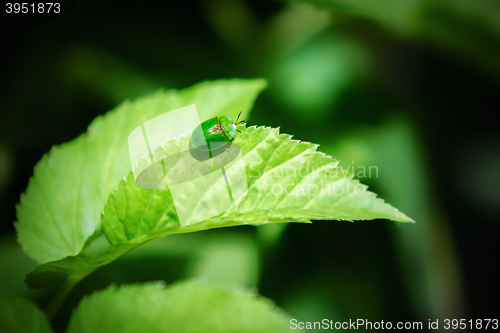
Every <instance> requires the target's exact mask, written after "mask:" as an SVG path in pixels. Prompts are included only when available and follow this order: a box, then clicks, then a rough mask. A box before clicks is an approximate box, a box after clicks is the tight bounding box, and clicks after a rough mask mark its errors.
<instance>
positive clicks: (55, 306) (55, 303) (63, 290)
mask: <svg viewBox="0 0 500 333" xmlns="http://www.w3.org/2000/svg"><path fill="white" fill-rule="evenodd" d="M87 275H88V273H87V274H81V275H77V276H73V277H71V278H68V279H67V280H66V281H64V282H63V284H62V285H61V287H60V288H59V290H58V291H57V293H56V294H55V295H54V298H52V300H51V301H50V303H49V305H48V306H47V310H46V311H45V312H46V314H47V317H48V318H49V320H52V319H53V318H54V315H55V314H56V313H57V311H58V310H59V308H60V307H61V305H62V304H63V302H64V300H65V299H66V297H67V296H68V295H69V293H70V292H71V290H72V289H73V287H74V286H75V285H76V284H77V283H78V282H80V281H81V280H82V279H83V278H84V277H86V276H87Z"/></svg>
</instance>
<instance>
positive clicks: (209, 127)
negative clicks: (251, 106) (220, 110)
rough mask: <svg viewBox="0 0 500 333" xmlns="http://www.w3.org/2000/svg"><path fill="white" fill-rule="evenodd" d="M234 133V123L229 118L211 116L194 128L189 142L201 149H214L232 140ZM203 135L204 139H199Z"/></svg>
mask: <svg viewBox="0 0 500 333" xmlns="http://www.w3.org/2000/svg"><path fill="white" fill-rule="evenodd" d="M235 134H236V124H235V123H234V121H233V120H232V119H231V118H229V117H226V116H220V117H213V118H210V119H207V120H205V121H204V122H202V123H201V124H200V125H198V126H197V127H196V128H195V130H194V131H193V134H192V135H191V144H192V145H193V146H194V147H195V148H197V149H201V150H209V149H215V148H218V147H220V146H222V145H225V144H226V143H227V142H230V141H232V140H233V139H234V135H235ZM203 137H204V138H205V140H203V139H201V138H203ZM207 144H208V145H207Z"/></svg>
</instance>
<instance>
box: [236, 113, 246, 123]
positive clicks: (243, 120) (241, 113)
mask: <svg viewBox="0 0 500 333" xmlns="http://www.w3.org/2000/svg"><path fill="white" fill-rule="evenodd" d="M242 113H243V111H240V114H239V115H238V118H236V123H235V124H236V125H239V124H243V123H245V122H246V121H244V120H242V121H240V122H238V119H240V116H241V114H242Z"/></svg>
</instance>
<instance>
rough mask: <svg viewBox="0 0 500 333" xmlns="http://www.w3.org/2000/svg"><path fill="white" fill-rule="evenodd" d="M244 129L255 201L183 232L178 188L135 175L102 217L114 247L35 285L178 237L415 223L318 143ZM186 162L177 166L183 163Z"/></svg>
mask: <svg viewBox="0 0 500 333" xmlns="http://www.w3.org/2000/svg"><path fill="white" fill-rule="evenodd" d="M238 129H239V130H240V131H241V133H239V134H238V135H237V136H236V138H235V141H234V142H235V143H236V144H237V145H238V146H239V147H240V149H241V152H242V153H243V158H244V160H245V169H246V176H247V183H248V185H249V188H248V195H247V196H246V198H245V199H244V200H243V201H241V202H240V203H239V204H238V205H236V206H233V208H231V209H229V210H227V211H226V212H225V213H223V214H222V215H219V216H216V217H213V218H210V219H207V220H204V221H202V222H199V223H195V224H191V225H187V226H183V227H181V226H180V224H179V220H178V218H177V215H176V210H175V208H174V202H173V199H172V196H171V193H170V190H169V189H164V190H151V189H144V188H141V187H138V186H137V184H136V183H135V181H134V175H133V173H132V172H130V173H129V175H128V176H127V178H126V179H124V180H122V181H121V182H120V184H119V185H118V189H117V190H116V191H115V192H114V193H113V194H111V195H110V197H109V198H108V202H107V204H106V206H105V208H104V214H103V216H102V221H101V222H102V229H103V231H104V234H105V236H106V238H107V239H108V241H109V242H110V243H111V244H112V246H110V247H109V248H107V249H105V250H103V251H101V252H99V253H94V254H90V255H85V254H81V255H79V256H76V257H68V258H65V259H62V260H59V261H56V262H51V263H48V264H45V265H43V266H40V267H38V268H37V269H35V271H33V272H32V273H30V274H28V276H27V280H26V282H27V283H28V285H29V286H30V287H32V288H42V287H44V286H48V285H50V284H51V283H54V282H56V280H59V281H60V280H63V279H65V277H67V276H71V275H81V274H83V275H86V274H88V273H89V272H91V271H92V270H94V269H96V268H98V267H99V266H102V265H105V264H107V263H109V262H111V261H113V260H114V259H116V258H118V257H120V256H121V255H123V254H124V253H126V252H128V251H130V250H132V249H133V248H135V247H137V246H139V245H140V244H142V243H145V242H148V241H150V240H152V239H155V238H158V237H162V236H166V235H170V234H178V233H187V232H193V231H200V230H207V229H211V228H219V227H229V226H236V225H244V224H257V225H258V224H264V223H271V222H310V220H313V219H314V220H349V221H352V220H369V219H379V218H385V219H391V220H394V221H399V222H411V221H412V220H411V219H410V218H409V217H407V216H406V215H405V214H403V213H401V212H399V211H398V210H397V209H395V208H394V207H392V206H391V205H389V204H387V203H385V202H384V201H383V200H382V199H379V198H377V197H376V195H375V194H374V193H372V192H369V191H367V190H366V189H367V187H366V186H365V185H362V184H360V183H359V182H358V181H357V180H355V179H353V175H352V174H350V173H349V172H347V171H345V170H344V169H341V168H339V167H337V164H338V162H337V161H336V160H334V159H332V158H331V157H330V156H326V155H325V154H323V153H321V152H317V151H316V148H317V145H314V144H311V143H305V142H300V141H296V140H292V139H291V136H290V135H286V134H281V135H280V134H279V130H278V129H273V128H266V127H259V128H256V127H249V128H245V127H244V126H239V127H238ZM188 139H189V135H187V136H184V137H181V138H179V139H178V140H177V141H172V142H169V143H167V144H166V145H165V146H164V147H163V148H158V149H157V150H156V151H155V153H154V154H155V156H156V158H158V159H160V158H161V157H162V156H164V154H166V152H168V151H171V150H172V148H174V146H175V145H178V146H182V145H183V144H182V141H184V140H188ZM181 162H182V161H181V160H177V163H178V164H181ZM165 163H167V162H165ZM181 166H183V165H182V164H181ZM138 168H141V165H140V163H139V166H138ZM172 169H175V166H173V167H172ZM181 169H182V170H186V168H181ZM276 189H282V191H279V190H276ZM207 193H208V194H207V195H205V197H204V199H207V200H209V199H210V198H215V200H212V201H215V203H216V202H217V193H212V192H210V191H208V192H207ZM215 203H214V204H215ZM193 211H194V210H193Z"/></svg>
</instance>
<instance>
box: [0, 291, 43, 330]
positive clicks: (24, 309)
mask: <svg viewBox="0 0 500 333" xmlns="http://www.w3.org/2000/svg"><path fill="white" fill-rule="evenodd" d="M0 309H1V311H0V332H9V333H37V332H40V333H50V332H52V329H51V328H50V326H49V322H48V321H47V318H46V317H45V315H44V314H43V312H42V311H40V309H38V308H37V307H36V306H35V305H34V304H33V303H31V302H29V301H27V300H25V299H22V298H17V297H13V296H9V295H6V294H4V293H2V292H0Z"/></svg>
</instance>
